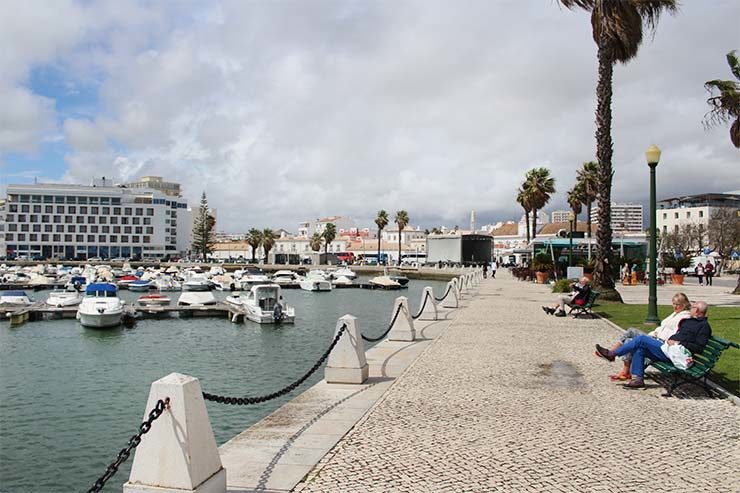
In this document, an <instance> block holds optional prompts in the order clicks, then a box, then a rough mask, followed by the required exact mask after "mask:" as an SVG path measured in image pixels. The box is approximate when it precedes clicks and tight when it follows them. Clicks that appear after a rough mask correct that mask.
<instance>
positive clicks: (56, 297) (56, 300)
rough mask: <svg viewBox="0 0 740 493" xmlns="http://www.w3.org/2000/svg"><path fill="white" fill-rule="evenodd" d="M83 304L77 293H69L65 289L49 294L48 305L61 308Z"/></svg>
mask: <svg viewBox="0 0 740 493" xmlns="http://www.w3.org/2000/svg"><path fill="white" fill-rule="evenodd" d="M80 302H82V296H80V294H79V293H78V292H77V291H67V290H65V289H55V290H54V291H52V292H50V293H49V297H48V298H46V304H47V305H49V306H56V307H58V308H61V307H63V306H76V305H79V304H80Z"/></svg>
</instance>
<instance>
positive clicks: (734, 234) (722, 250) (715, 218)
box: [707, 207, 740, 258]
mask: <svg viewBox="0 0 740 493" xmlns="http://www.w3.org/2000/svg"><path fill="white" fill-rule="evenodd" d="M738 214H739V213H738V211H737V209H733V208H731V207H722V208H718V209H715V210H713V211H712V212H711V214H710V216H709V225H708V228H707V233H708V237H709V246H710V247H711V248H713V249H714V250H715V251H717V253H719V254H720V255H722V258H730V256H731V255H732V251H733V250H740V216H739V215H738Z"/></svg>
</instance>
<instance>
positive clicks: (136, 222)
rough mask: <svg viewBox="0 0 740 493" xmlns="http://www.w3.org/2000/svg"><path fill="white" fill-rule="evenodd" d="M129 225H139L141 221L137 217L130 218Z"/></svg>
mask: <svg viewBox="0 0 740 493" xmlns="http://www.w3.org/2000/svg"><path fill="white" fill-rule="evenodd" d="M131 223H133V224H141V219H139V218H138V217H132V218H131Z"/></svg>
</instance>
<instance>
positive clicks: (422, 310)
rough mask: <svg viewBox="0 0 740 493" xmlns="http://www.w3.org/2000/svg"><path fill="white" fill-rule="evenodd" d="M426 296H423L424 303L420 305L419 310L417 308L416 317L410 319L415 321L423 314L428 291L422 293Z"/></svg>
mask: <svg viewBox="0 0 740 493" xmlns="http://www.w3.org/2000/svg"><path fill="white" fill-rule="evenodd" d="M424 292H425V293H426V295H425V296H424V302H423V303H422V304H421V308H419V313H417V314H416V315H411V318H413V319H414V320H416V319H417V318H419V317H421V314H422V313H423V312H424V308H425V307H426V306H427V300H428V299H429V291H424Z"/></svg>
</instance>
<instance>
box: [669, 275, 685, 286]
mask: <svg viewBox="0 0 740 493" xmlns="http://www.w3.org/2000/svg"><path fill="white" fill-rule="evenodd" d="M671 282H672V283H673V284H683V274H671Z"/></svg>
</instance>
